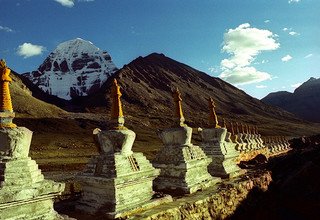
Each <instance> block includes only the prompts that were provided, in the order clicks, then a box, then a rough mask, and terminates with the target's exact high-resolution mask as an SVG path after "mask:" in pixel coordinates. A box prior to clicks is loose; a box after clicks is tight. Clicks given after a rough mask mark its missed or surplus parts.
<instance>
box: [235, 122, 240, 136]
mask: <svg viewBox="0 0 320 220" xmlns="http://www.w3.org/2000/svg"><path fill="white" fill-rule="evenodd" d="M236 132H237V134H239V133H240V130H239V123H238V122H236Z"/></svg>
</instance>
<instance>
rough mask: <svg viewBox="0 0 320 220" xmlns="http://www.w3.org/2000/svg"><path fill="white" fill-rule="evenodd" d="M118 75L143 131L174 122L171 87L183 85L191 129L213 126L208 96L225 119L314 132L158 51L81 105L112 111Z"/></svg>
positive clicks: (269, 129)
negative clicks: (209, 120)
mask: <svg viewBox="0 0 320 220" xmlns="http://www.w3.org/2000/svg"><path fill="white" fill-rule="evenodd" d="M114 78H116V79H118V83H119V84H120V85H121V91H122V94H123V96H122V100H123V103H124V111H125V115H126V116H127V119H128V120H129V124H130V123H131V124H132V125H133V126H134V127H137V126H140V127H141V129H156V128H164V127H168V126H172V125H173V123H174V122H173V119H172V114H173V106H174V105H173V101H172V93H171V91H172V89H174V88H176V87H178V88H179V90H180V91H181V93H182V99H183V111H184V116H185V118H186V120H187V124H189V125H190V126H192V127H206V126H208V124H207V123H208V120H207V118H208V114H209V108H208V98H209V97H212V98H213V99H214V101H215V102H216V111H217V113H218V116H219V119H220V123H222V117H223V118H226V119H227V120H228V121H230V120H232V121H234V122H235V121H239V122H246V123H250V124H255V125H258V126H259V127H261V129H262V130H263V132H265V133H266V134H268V133H269V134H271V133H275V132H276V133H282V134H290V133H292V134H293V133H295V134H303V133H304V132H305V133H306V134H307V133H310V132H311V133H312V129H311V127H312V125H310V126H311V127H310V128H308V129H307V130H305V128H306V127H308V126H307V123H306V122H304V121H302V120H300V119H298V118H297V117H295V116H294V115H293V114H290V113H289V112H287V111H284V110H282V109H280V108H277V107H272V106H270V105H267V104H265V103H263V102H261V101H260V100H258V99H255V98H253V97H251V96H249V95H247V94H246V93H245V92H243V91H242V90H239V89H238V88H236V87H234V86H232V85H231V84H229V83H227V82H224V81H223V80H221V79H219V78H216V77H212V76H209V75H207V74H206V73H203V72H200V71H198V70H196V69H193V68H192V67H190V66H187V65H185V64H183V63H180V62H178V61H175V60H173V59H171V58H169V57H166V56H165V55H163V54H157V53H153V54H150V55H148V56H146V57H138V58H137V59H135V60H133V61H132V62H130V63H129V64H127V65H124V67H123V68H121V69H120V70H118V71H117V72H116V73H115V74H114V75H113V76H112V77H110V78H109V79H108V80H107V81H106V83H105V84H104V85H103V86H102V87H101V90H100V91H99V92H98V93H96V94H95V95H91V96H88V97H85V98H84V99H82V100H78V101H79V105H83V106H84V107H85V108H86V109H87V110H88V111H90V112H108V111H109V109H110V105H111V102H110V98H109V91H110V87H111V83H112V81H113V79H114ZM288 128H290V129H288ZM291 128H293V129H291ZM319 131H320V130H319Z"/></svg>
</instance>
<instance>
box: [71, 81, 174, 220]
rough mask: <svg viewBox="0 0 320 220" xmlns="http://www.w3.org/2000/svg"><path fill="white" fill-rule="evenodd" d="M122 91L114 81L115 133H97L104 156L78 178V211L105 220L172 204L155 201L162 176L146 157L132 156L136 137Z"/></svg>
mask: <svg viewBox="0 0 320 220" xmlns="http://www.w3.org/2000/svg"><path fill="white" fill-rule="evenodd" d="M120 96H121V92H120V87H119V86H118V84H117V81H116V80H115V81H114V84H113V87H112V90H111V98H112V100H113V102H112V108H111V109H112V112H111V121H113V122H114V126H113V127H112V129H111V130H105V131H101V130H100V129H95V130H94V137H95V140H96V143H97V145H98V147H99V148H100V152H101V153H100V155H98V156H93V157H92V158H91V160H90V161H89V163H88V164H87V166H86V168H85V170H84V171H83V172H81V173H80V174H79V175H78V176H77V178H76V179H77V180H78V182H79V183H80V184H81V187H82V190H83V193H82V197H81V198H80V200H79V202H78V205H77V206H76V209H77V210H80V211H82V212H85V213H89V214H96V215H100V216H102V217H103V218H110V219H114V218H120V217H125V216H127V215H128V214H130V213H132V212H135V211H136V210H139V209H145V208H150V207H153V206H156V205H159V204H161V203H163V202H168V201H172V198H171V196H164V198H161V199H152V197H153V195H154V192H153V189H152V185H153V180H154V179H155V178H156V177H157V176H158V175H159V172H160V171H159V169H155V168H154V167H153V166H152V164H151V163H150V162H149V161H148V160H147V158H146V157H145V156H144V155H143V154H142V153H135V152H132V150H131V149H132V146H133V143H134V140H135V138H136V134H135V133H134V132H133V131H132V130H129V129H127V128H126V127H124V117H123V113H122V105H121V101H120Z"/></svg>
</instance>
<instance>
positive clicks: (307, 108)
mask: <svg viewBox="0 0 320 220" xmlns="http://www.w3.org/2000/svg"><path fill="white" fill-rule="evenodd" d="M261 101H263V102H265V103H268V104H270V105H274V106H278V107H280V108H283V109H285V110H287V111H289V112H291V113H293V114H295V115H297V116H299V117H300V118H303V119H305V120H309V121H314V122H320V78H319V79H316V78H313V77H311V78H310V79H309V80H308V81H306V82H304V83H303V84H302V85H301V86H299V87H298V88H296V89H295V90H294V92H293V93H290V92H285V91H280V92H273V93H270V94H269V95H267V96H266V97H264V98H263V99H261Z"/></svg>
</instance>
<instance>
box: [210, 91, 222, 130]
mask: <svg viewBox="0 0 320 220" xmlns="http://www.w3.org/2000/svg"><path fill="white" fill-rule="evenodd" d="M208 103H209V109H210V114H209V125H210V126H213V127H214V128H221V127H220V126H219V122H218V117H217V114H216V111H215V107H216V105H215V102H214V101H213V99H212V98H211V97H210V98H209V99H208Z"/></svg>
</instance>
